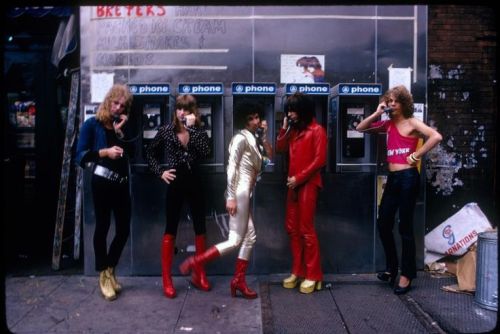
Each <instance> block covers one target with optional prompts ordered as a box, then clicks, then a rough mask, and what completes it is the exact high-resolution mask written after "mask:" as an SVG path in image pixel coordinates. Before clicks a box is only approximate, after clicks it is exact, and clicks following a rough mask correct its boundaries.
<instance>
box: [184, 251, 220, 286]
mask: <svg viewBox="0 0 500 334" xmlns="http://www.w3.org/2000/svg"><path fill="white" fill-rule="evenodd" d="M219 256H220V253H219V250H218V249H217V247H215V246H212V247H210V248H209V249H207V250H206V251H205V252H203V253H201V254H199V255H194V256H190V257H188V258H187V259H185V260H184V261H183V262H182V263H181V265H180V266H179V270H180V271H181V273H182V274H183V275H187V274H189V273H190V272H193V275H194V276H195V278H194V280H196V281H200V278H199V277H197V276H196V275H197V273H199V272H200V267H203V266H204V265H205V264H206V263H207V262H209V261H212V260H214V259H216V258H218V257H219Z"/></svg>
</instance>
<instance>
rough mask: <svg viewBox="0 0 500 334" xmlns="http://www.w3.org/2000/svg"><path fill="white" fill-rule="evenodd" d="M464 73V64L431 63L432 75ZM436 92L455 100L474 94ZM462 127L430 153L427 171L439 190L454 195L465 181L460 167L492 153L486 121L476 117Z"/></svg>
mask: <svg viewBox="0 0 500 334" xmlns="http://www.w3.org/2000/svg"><path fill="white" fill-rule="evenodd" d="M464 74H465V71H464V69H463V68H462V66H461V65H457V66H456V68H452V69H449V70H448V71H444V70H443V69H442V68H441V66H440V65H433V64H431V65H429V79H433V80H462V79H463V78H464ZM434 94H435V95H436V96H437V98H438V99H439V100H447V101H453V102H467V101H468V100H469V98H470V92H469V91H465V90H464V91H454V92H452V93H448V95H447V93H446V92H445V91H438V92H435V93H434ZM450 95H451V96H450ZM470 113H471V114H473V113H474V109H471V110H470ZM446 118H447V119H448V120H449V121H452V119H451V118H452V116H451V115H447V116H446ZM432 123H433V122H432V121H431V126H433V124H432ZM433 127H435V126H433ZM460 131H461V133H457V134H455V135H450V136H448V137H447V139H445V140H443V142H442V143H441V144H440V145H438V146H437V147H435V148H434V149H433V150H431V151H430V152H429V153H428V154H427V158H428V164H427V168H426V175H427V179H428V180H429V183H430V184H431V185H432V186H433V187H434V188H435V191H436V194H437V193H442V195H445V196H446V195H451V194H452V193H453V190H454V188H455V187H461V186H463V185H464V183H463V181H462V180H461V179H460V178H459V177H458V174H459V171H460V170H461V169H462V168H464V169H472V168H477V167H479V165H480V160H481V159H486V158H487V157H488V149H487V148H486V147H484V145H485V143H486V140H485V126H484V125H481V124H479V122H478V121H477V120H476V119H473V120H472V124H470V125H468V126H467V129H463V128H462V129H460ZM457 148H460V152H457V151H456V150H457Z"/></svg>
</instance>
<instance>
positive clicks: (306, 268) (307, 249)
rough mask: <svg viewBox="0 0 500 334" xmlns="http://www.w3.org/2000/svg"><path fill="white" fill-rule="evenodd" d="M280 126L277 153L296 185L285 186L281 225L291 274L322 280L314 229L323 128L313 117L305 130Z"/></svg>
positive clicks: (323, 153)
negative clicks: (285, 155)
mask: <svg viewBox="0 0 500 334" xmlns="http://www.w3.org/2000/svg"><path fill="white" fill-rule="evenodd" d="M285 133H286V130H284V129H281V130H280V134H279V136H278V139H277V143H276V151H277V152H286V151H288V154H289V158H290V162H289V168H288V176H289V177H292V176H295V179H296V181H297V184H298V186H297V187H296V188H295V189H291V188H289V189H288V194H287V200H286V218H285V225H286V226H285V228H286V231H287V233H288V235H289V237H290V248H291V251H292V274H294V275H296V276H298V277H305V278H306V279H308V280H312V281H322V280H323V272H322V270H321V257H320V251H319V242H318V237H317V234H316V230H315V228H314V212H315V210H316V201H317V198H318V191H319V189H320V188H321V187H322V186H323V182H322V180H321V175H320V170H321V168H322V167H323V166H325V164H326V142H327V137H326V131H325V129H324V128H323V127H322V126H321V125H319V124H318V123H316V121H315V120H313V121H312V122H311V123H310V124H309V125H308V126H307V127H306V129H304V130H302V131H300V132H299V131H298V130H296V129H292V130H291V131H290V133H289V134H288V135H285Z"/></svg>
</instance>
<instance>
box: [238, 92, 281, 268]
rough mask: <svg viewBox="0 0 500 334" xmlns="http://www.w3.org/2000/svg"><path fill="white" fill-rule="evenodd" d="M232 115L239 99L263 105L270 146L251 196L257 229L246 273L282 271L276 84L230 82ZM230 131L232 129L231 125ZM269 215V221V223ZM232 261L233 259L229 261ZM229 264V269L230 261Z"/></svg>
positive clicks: (279, 125) (278, 125)
mask: <svg viewBox="0 0 500 334" xmlns="http://www.w3.org/2000/svg"><path fill="white" fill-rule="evenodd" d="M231 90H232V98H233V101H232V102H233V103H232V105H233V110H232V111H231V114H232V115H233V114H234V108H235V106H236V105H237V104H238V103H239V102H240V101H242V100H248V99H250V100H254V101H256V102H258V103H260V104H261V105H262V106H263V107H264V115H263V116H262V119H263V120H266V122H267V125H268V129H267V140H268V142H269V143H270V144H271V146H272V147H273V154H272V157H271V161H270V163H269V164H268V165H267V166H266V167H265V169H264V170H263V171H262V172H261V174H260V176H259V178H258V182H257V184H256V185H255V189H254V192H253V195H252V215H253V221H254V225H255V229H256V232H257V242H256V245H255V246H254V249H253V254H252V256H251V258H250V266H249V272H251V273H255V274H265V273H270V272H286V271H287V270H289V266H288V264H286V263H284V262H283V261H280V260H279V259H283V258H288V257H289V256H288V247H279V245H288V240H287V236H286V234H285V233H283V223H284V219H285V217H284V210H283V208H284V203H285V192H284V184H285V181H284V180H286V176H284V174H283V171H282V168H281V167H280V166H281V165H280V162H281V160H280V158H281V157H280V156H278V155H276V152H275V148H276V136H275V133H276V132H277V131H279V128H281V122H282V121H283V117H280V114H281V103H280V100H281V97H278V96H277V86H276V84H275V83H268V82H252V83H245V82H234V83H233V84H232V89H231ZM232 130H233V134H234V133H235V131H236V129H235V128H234V126H233V129H232ZM270 217H272V220H271V221H272V224H269V222H270ZM233 263H234V262H233ZM233 263H231V268H232V267H233V266H234V264H233Z"/></svg>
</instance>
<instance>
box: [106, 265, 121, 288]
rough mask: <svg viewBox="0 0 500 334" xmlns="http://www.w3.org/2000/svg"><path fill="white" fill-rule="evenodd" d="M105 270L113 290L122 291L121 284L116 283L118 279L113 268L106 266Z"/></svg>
mask: <svg viewBox="0 0 500 334" xmlns="http://www.w3.org/2000/svg"><path fill="white" fill-rule="evenodd" d="M107 271H108V274H109V279H110V281H111V286H112V287H113V290H115V292H116V293H120V292H121V291H122V285H121V284H120V283H118V280H117V279H116V275H115V268H113V267H108V269H107Z"/></svg>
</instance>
